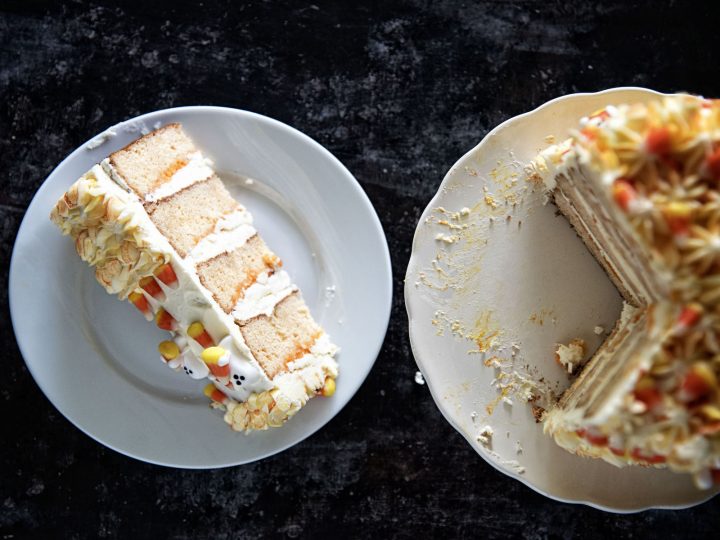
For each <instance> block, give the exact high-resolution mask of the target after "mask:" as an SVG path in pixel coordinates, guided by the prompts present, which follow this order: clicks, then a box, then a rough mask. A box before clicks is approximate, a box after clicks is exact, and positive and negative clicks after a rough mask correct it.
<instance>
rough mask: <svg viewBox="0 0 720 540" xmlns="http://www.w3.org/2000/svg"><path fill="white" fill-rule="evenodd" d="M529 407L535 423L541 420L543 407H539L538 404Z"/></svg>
mask: <svg viewBox="0 0 720 540" xmlns="http://www.w3.org/2000/svg"><path fill="white" fill-rule="evenodd" d="M530 409H531V410H532V415H533V418H535V423H536V424H539V423H540V422H542V418H543V415H544V414H545V409H544V408H543V407H540V406H539V405H531V406H530Z"/></svg>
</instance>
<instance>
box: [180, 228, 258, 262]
mask: <svg viewBox="0 0 720 540" xmlns="http://www.w3.org/2000/svg"><path fill="white" fill-rule="evenodd" d="M256 234H257V231H256V230H255V228H254V227H253V226H252V225H247V224H244V223H243V224H240V225H238V226H237V228H235V229H231V230H225V231H219V232H213V233H210V234H208V235H207V236H205V237H204V238H203V239H202V240H200V242H198V244H197V245H196V246H195V247H194V248H192V250H191V251H190V253H189V254H188V257H187V258H188V259H191V260H192V261H193V262H195V263H199V262H203V261H207V260H210V259H213V258H215V257H217V256H218V255H220V254H222V253H228V252H230V251H233V250H235V249H237V248H239V247H240V246H242V245H243V244H245V242H247V241H248V240H249V239H250V238H251V237H253V236H255V235H256Z"/></svg>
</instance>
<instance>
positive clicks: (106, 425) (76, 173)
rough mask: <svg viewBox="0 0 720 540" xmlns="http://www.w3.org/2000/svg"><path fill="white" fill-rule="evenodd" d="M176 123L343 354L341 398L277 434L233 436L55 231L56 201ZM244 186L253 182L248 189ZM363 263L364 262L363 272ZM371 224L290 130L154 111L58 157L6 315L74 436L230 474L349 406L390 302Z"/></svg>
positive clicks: (340, 172) (366, 208)
mask: <svg viewBox="0 0 720 540" xmlns="http://www.w3.org/2000/svg"><path fill="white" fill-rule="evenodd" d="M170 122H181V123H182V124H183V127H184V128H185V129H186V131H187V132H188V134H189V135H190V136H191V137H192V138H193V139H194V140H195V142H196V143H197V145H198V147H200V148H201V149H202V150H203V151H204V152H205V153H206V154H207V155H208V156H209V157H210V158H211V159H212V160H213V162H214V163H215V168H216V170H217V171H218V172H219V174H220V176H221V177H223V178H224V179H225V181H226V184H227V185H228V188H229V189H230V191H231V192H232V193H233V195H235V196H236V197H237V198H238V200H240V201H241V202H242V203H244V204H245V205H246V206H247V207H248V209H249V210H250V211H251V212H252V213H253V215H254V217H255V223H256V225H257V228H258V230H259V231H260V232H261V233H262V235H263V237H264V238H265V240H266V241H267V243H268V245H270V246H271V248H272V249H273V250H274V251H275V252H276V253H277V254H278V255H279V256H280V257H281V258H282V259H283V261H284V263H285V267H286V268H287V269H288V271H289V272H290V274H291V275H292V276H293V278H294V279H295V282H296V283H297V284H298V285H299V286H300V288H301V290H302V291H303V296H304V297H305V300H306V301H307V303H308V305H309V307H310V309H311V311H312V312H313V315H314V316H315V318H316V320H317V321H318V322H319V323H320V324H321V325H322V326H324V328H325V329H326V330H327V332H328V333H329V334H330V336H331V337H332V338H333V341H334V342H335V343H337V344H338V345H339V346H340V347H341V349H342V350H341V352H340V354H339V355H338V362H339V364H340V377H339V378H338V384H337V391H336V393H335V395H334V396H333V397H332V398H329V399H313V400H311V401H310V403H308V405H307V406H306V407H304V408H303V409H302V410H301V411H300V412H299V413H298V414H297V415H296V416H295V417H294V418H293V419H292V420H290V422H288V423H287V424H286V425H285V426H283V427H282V428H280V429H271V430H269V431H265V432H259V433H253V434H250V435H244V434H241V433H235V432H233V431H232V430H230V428H229V427H228V426H227V425H226V424H225V423H224V422H223V420H222V417H221V414H220V413H219V412H217V411H213V410H211V409H210V408H209V407H208V401H207V398H206V397H205V396H203V394H202V388H203V386H204V383H203V381H195V380H191V379H189V378H188V377H185V376H184V374H179V373H176V372H173V371H172V370H170V369H168V368H167V367H166V366H164V365H163V363H162V362H161V361H160V360H159V357H158V356H157V353H156V347H157V343H158V342H159V341H161V340H162V339H163V335H164V332H162V331H161V330H159V329H157V328H155V327H154V325H151V324H148V323H147V322H146V321H145V320H144V319H143V318H142V317H140V316H138V314H137V311H136V310H134V309H132V306H129V304H127V302H120V301H118V300H117V299H116V298H114V297H112V296H110V295H108V294H106V293H105V291H104V290H103V289H102V288H101V287H100V286H99V285H98V284H97V283H96V282H95V278H94V275H93V271H92V270H91V269H90V268H88V267H87V266H86V265H85V263H83V262H82V261H81V260H80V259H79V258H78V256H77V255H76V253H75V250H74V247H73V243H72V242H71V241H70V240H69V239H68V238H66V237H63V236H61V234H60V232H59V230H58V229H57V228H56V227H55V226H54V225H53V224H52V223H51V222H50V220H49V215H50V210H51V208H52V207H53V205H54V204H55V201H56V200H57V199H58V197H60V196H61V195H62V194H63V192H64V191H65V190H66V189H67V188H68V187H69V186H70V184H72V183H73V182H74V181H75V180H76V179H77V178H79V177H80V176H81V175H82V174H83V173H84V172H85V171H87V170H88V169H90V167H91V166H92V165H93V164H95V163H97V162H99V161H100V160H102V159H103V158H104V157H105V156H107V155H108V154H109V153H111V152H113V151H115V150H118V149H119V148H122V147H123V146H125V145H127V144H128V143H130V142H131V141H133V140H134V139H136V138H137V137H138V136H139V135H140V133H141V132H147V131H149V130H152V129H153V128H155V127H159V126H160V125H164V124H167V123H170ZM248 178H250V179H252V181H250V182H248V181H247V179H248ZM369 261H370V262H372V264H368V262H369ZM391 280H392V277H391V269H390V257H389V252H388V248H387V243H386V240H385V235H384V234H383V231H382V227H381V225H380V221H379V220H378V217H377V215H376V213H375V211H374V209H373V207H372V205H371V204H370V201H369V200H368V198H367V196H366V195H365V193H364V192H363V190H362V189H361V187H360V186H359V184H358V183H357V181H356V180H355V179H354V178H353V176H352V175H351V174H350V172H348V170H347V169H346V168H345V167H344V166H343V165H342V164H341V163H340V162H339V161H338V160H337V159H336V158H335V157H334V156H332V155H331V154H330V153H329V152H328V151H327V150H325V149H324V148H323V147H322V146H320V145H319V144H318V143H316V142H315V141H313V140H312V139H310V138H309V137H307V136H306V135H303V134H302V133H300V132H299V131H297V130H295V129H293V128H291V127H289V126H287V125H285V124H282V123H280V122H277V121H275V120H271V119H269V118H266V117H264V116H260V115H258V114H253V113H249V112H244V111H239V110H235V109H228V108H222V107H182V108H176V109H168V110H163V111H157V112H153V113H150V114H146V115H144V116H140V117H138V118H135V119H132V120H129V121H127V122H123V123H121V124H118V125H117V126H115V127H114V128H112V129H110V130H108V131H106V132H105V133H103V134H101V135H99V136H98V137H96V138H95V139H93V140H91V141H89V142H88V143H87V144H85V145H83V146H82V147H80V148H79V149H77V150H76V151H75V152H73V153H72V154H71V155H70V156H69V157H68V158H67V159H65V160H64V161H63V162H62V163H61V164H60V165H59V166H58V167H57V168H56V169H55V170H54V171H53V172H52V174H51V175H50V176H49V177H48V178H47V180H46V181H45V183H44V184H43V185H42V186H41V187H40V189H39V190H38V192H37V194H36V195H35V198H34V199H33V201H32V203H31V204H30V207H29V208H28V210H27V213H26V214H25V218H24V220H23V222H22V225H21V226H20V231H19V233H18V237H17V240H16V242H15V248H14V251H13V256H12V262H11V268H10V311H11V314H12V320H13V325H14V328H15V335H16V336H17V340H18V343H19V345H20V350H21V351H22V354H23V356H24V358H25V361H26V363H27V365H28V368H29V369H30V372H31V373H32V375H33V377H35V380H36V381H37V383H38V385H39V386H40V388H41V389H42V390H43V392H44V393H45V395H47V397H48V398H49V399H50V401H51V402H52V403H53V404H54V405H55V406H56V407H57V408H58V410H59V411H60V412H61V413H62V414H64V415H65V416H66V417H67V418H68V419H69V420H70V421H71V422H72V423H74V424H75V425H76V426H77V427H78V428H80V429H81V430H82V431H84V432H85V433H87V434H88V435H90V436H91V437H93V438H94V439H96V440H97V441H99V442H101V443H103V444H104V445H106V446H109V447H110V448H113V449H115V450H117V451H118V452H121V453H123V454H126V455H128V456H132V457H135V458H138V459H141V460H144V461H148V462H151V463H157V464H161V465H168V466H174V467H184V468H213V467H223V466H229V465H238V464H242V463H248V462H251V461H254V460H258V459H261V458H264V457H267V456H270V455H272V454H275V453H277V452H280V451H282V450H284V449H286V448H288V447H290V446H292V445H294V444H296V443H298V442H300V441H302V440H303V439H304V438H306V437H308V436H309V435H311V434H312V433H313V432H315V431H316V430H318V429H320V427H322V426H323V425H324V424H325V423H326V422H328V421H329V420H330V419H331V418H333V416H335V415H336V414H337V413H338V412H339V411H340V409H342V408H343V406H344V405H345V404H346V403H347V402H348V401H349V400H350V398H351V397H352V396H353V395H354V394H355V392H356V391H357V389H358V388H359V387H360V385H361V384H362V382H363V380H365V377H366V376H367V374H368V373H369V371H370V369H371V367H372V365H373V363H374V362H375V358H376V356H377V354H378V352H379V350H380V346H381V344H382V342H383V339H384V336H385V332H386V330H387V324H388V320H389V317H390V302H391V295H392V288H391V285H392V282H391Z"/></svg>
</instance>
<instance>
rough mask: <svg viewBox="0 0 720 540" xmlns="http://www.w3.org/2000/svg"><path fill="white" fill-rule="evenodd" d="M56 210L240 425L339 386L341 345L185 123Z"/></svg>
mask: <svg viewBox="0 0 720 540" xmlns="http://www.w3.org/2000/svg"><path fill="white" fill-rule="evenodd" d="M50 217H51V219H52V221H53V222H54V223H55V224H56V225H58V227H60V229H61V230H62V232H63V234H66V235H69V236H71V237H72V238H73V240H74V241H75V248H76V250H77V252H78V255H80V257H81V258H82V259H83V260H84V261H86V262H87V263H88V264H90V265H91V266H94V267H95V277H96V278H97V280H98V281H99V282H100V284H101V285H102V286H103V287H105V289H106V290H107V292H109V293H111V294H117V295H118V297H119V298H120V299H123V300H124V299H128V300H129V301H130V302H131V303H132V304H134V305H135V307H136V308H137V309H138V310H140V312H142V313H143V315H144V316H145V317H146V318H147V319H148V320H149V321H150V320H154V322H155V323H156V324H157V326H158V327H160V328H162V329H164V330H167V331H169V332H170V335H169V339H167V340H165V341H163V342H161V343H160V345H159V347H158V349H159V352H160V356H161V358H162V360H163V361H164V362H165V363H166V364H167V365H168V366H169V367H171V368H172V369H175V370H176V371H183V372H184V373H185V374H187V375H188V376H190V377H191V378H194V379H205V378H207V379H209V381H210V383H209V384H208V385H207V386H206V388H205V394H206V395H207V396H208V397H209V398H210V399H211V403H212V405H213V406H214V407H216V408H219V409H223V410H224V411H225V415H224V418H225V421H226V422H227V423H228V424H229V425H230V426H231V427H232V428H233V429H235V430H238V431H250V430H259V429H267V428H268V427H277V426H280V425H282V424H283V423H284V422H285V421H286V420H287V419H288V418H290V417H291V416H292V415H294V414H295V413H296V412H297V411H298V410H299V409H300V408H301V407H302V406H303V405H304V404H305V403H306V402H307V401H308V399H310V398H311V397H313V396H314V395H317V394H322V395H324V396H330V395H332V393H333V392H334V389H335V380H334V379H335V378H336V377H337V363H336V361H335V360H334V355H335V354H336V352H337V350H338V349H337V347H336V346H335V345H333V343H332V342H331V341H330V338H329V337H328V335H327V334H325V332H324V331H323V329H322V328H321V327H320V326H319V325H318V324H317V323H316V322H315V321H314V320H313V318H312V315H311V314H310V311H309V309H308V307H307V306H306V305H305V302H304V301H303V299H302V297H301V295H300V291H299V290H298V288H297V287H296V286H295V285H294V284H293V283H292V281H291V279H290V277H289V275H288V274H287V273H286V272H285V271H284V270H283V269H282V263H281V261H280V259H279V258H278V257H277V256H276V255H275V254H274V253H273V252H272V251H270V249H269V248H268V246H267V245H266V244H265V242H264V241H263V240H262V238H261V237H260V236H259V234H258V233H257V231H256V230H255V228H254V227H253V224H252V223H253V220H252V216H251V215H250V213H249V212H248V211H247V210H246V209H245V208H244V207H243V206H242V205H240V204H239V203H238V202H236V201H235V200H234V199H233V198H232V197H231V196H230V194H229V193H228V191H227V190H226V189H225V186H224V185H223V183H222V181H221V180H220V179H219V178H218V176H217V175H216V174H215V173H214V171H213V169H212V167H211V164H210V162H209V161H208V160H207V159H206V158H205V157H204V156H203V155H202V153H201V152H200V151H199V150H198V149H197V148H196V147H195V145H194V143H193V142H192V140H191V139H190V138H189V137H188V136H187V135H186V134H185V133H184V132H183V130H182V128H181V126H180V125H179V124H170V125H167V126H165V127H163V128H161V129H158V130H156V131H153V132H152V133H150V134H148V135H145V136H144V137H142V138H140V139H138V140H137V141H135V142H133V143H132V144H130V145H129V146H127V147H126V148H124V149H122V150H120V151H118V152H115V153H114V154H112V155H110V156H109V157H108V158H107V159H105V160H104V161H103V162H102V163H101V164H99V165H96V166H94V167H93V168H92V169H91V170H90V171H88V172H87V173H86V174H85V175H83V176H82V178H80V179H79V180H78V181H77V182H75V183H74V184H73V185H72V186H71V187H70V189H69V190H68V191H67V193H65V195H64V196H63V197H62V198H61V199H60V200H59V201H58V202H57V204H56V206H55V208H54V209H53V211H52V213H51V216H50Z"/></svg>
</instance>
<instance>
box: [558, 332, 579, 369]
mask: <svg viewBox="0 0 720 540" xmlns="http://www.w3.org/2000/svg"><path fill="white" fill-rule="evenodd" d="M584 358H585V340H583V339H580V338H575V339H573V340H572V341H571V342H570V343H568V344H567V345H564V344H562V343H559V344H558V346H557V348H556V349H555V361H556V362H557V363H558V364H560V365H561V366H563V367H564V368H565V369H567V372H568V373H570V374H572V373H573V371H575V370H576V368H578V367H580V366H581V365H582V363H583V360H584Z"/></svg>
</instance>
